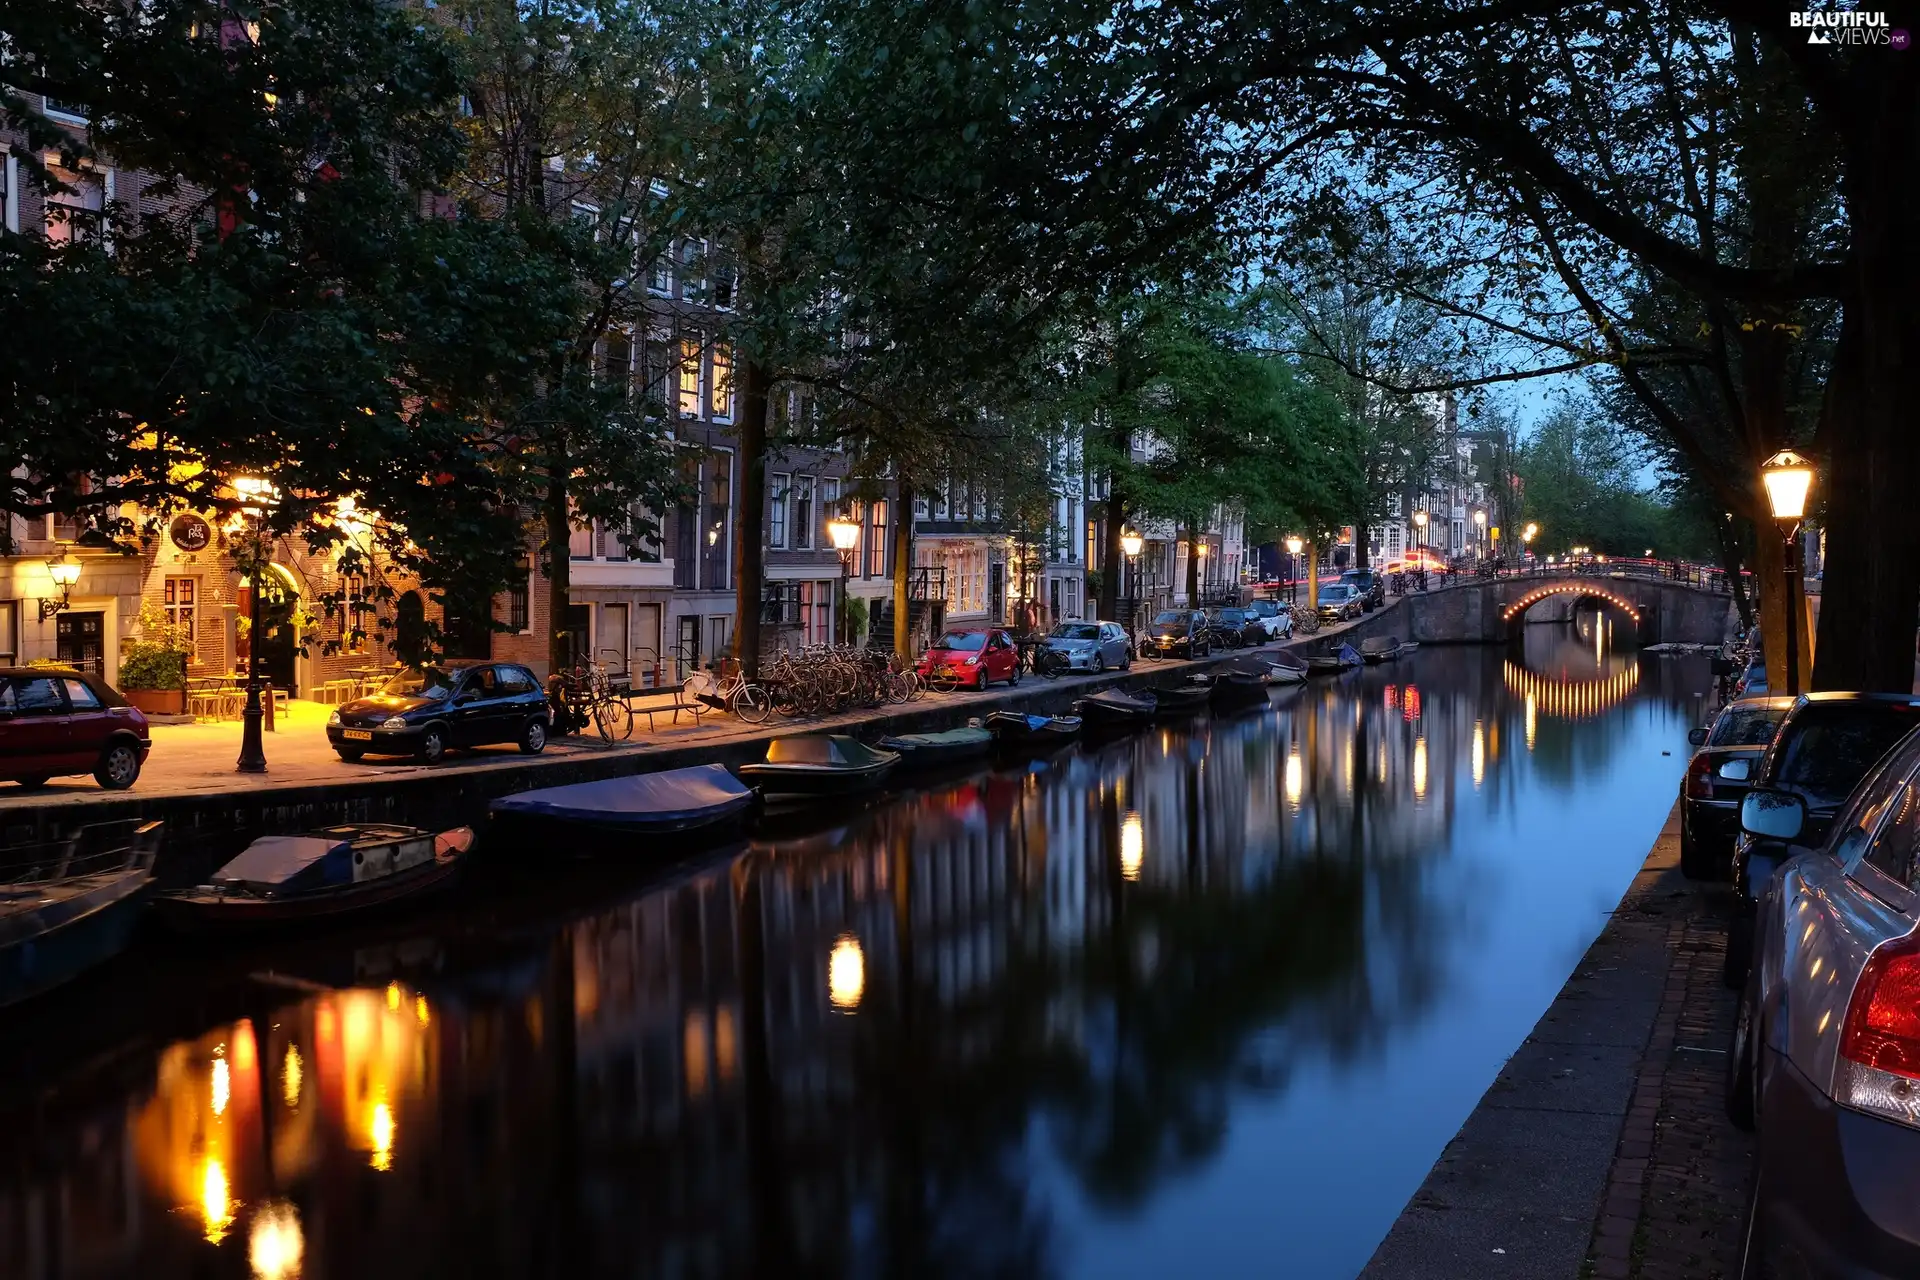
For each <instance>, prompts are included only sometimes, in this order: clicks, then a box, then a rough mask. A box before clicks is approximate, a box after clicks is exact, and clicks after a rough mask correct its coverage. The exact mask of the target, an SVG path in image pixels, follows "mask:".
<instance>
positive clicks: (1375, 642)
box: [1360, 636, 1400, 667]
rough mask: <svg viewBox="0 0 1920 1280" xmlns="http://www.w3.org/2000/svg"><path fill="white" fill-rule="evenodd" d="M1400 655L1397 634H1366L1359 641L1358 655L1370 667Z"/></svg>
mask: <svg viewBox="0 0 1920 1280" xmlns="http://www.w3.org/2000/svg"><path fill="white" fill-rule="evenodd" d="M1399 656H1400V637H1399V636H1368V637H1367V638H1366V639H1365V640H1362V641H1361V642H1360V657H1361V659H1362V660H1363V661H1365V662H1366V664H1367V665H1368V666H1370V667H1372V666H1378V665H1379V664H1381V663H1382V662H1391V661H1393V660H1394V659H1395V658H1397V657H1399Z"/></svg>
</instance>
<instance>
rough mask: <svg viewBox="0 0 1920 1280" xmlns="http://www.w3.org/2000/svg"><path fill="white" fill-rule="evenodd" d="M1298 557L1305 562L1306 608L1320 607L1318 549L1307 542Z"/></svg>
mask: <svg viewBox="0 0 1920 1280" xmlns="http://www.w3.org/2000/svg"><path fill="white" fill-rule="evenodd" d="M1300 555H1301V557H1302V558H1303V559H1305V561H1306V569H1307V608H1308V609H1318V608H1319V607H1320V548H1319V547H1318V546H1316V545H1315V544H1314V543H1311V542H1309V543H1308V544H1307V545H1306V546H1304V547H1302V548H1300Z"/></svg>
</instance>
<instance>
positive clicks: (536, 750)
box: [520, 716, 547, 756]
mask: <svg viewBox="0 0 1920 1280" xmlns="http://www.w3.org/2000/svg"><path fill="white" fill-rule="evenodd" d="M546 749H547V722H546V721H544V720H542V719H540V718H539V717H538V716H535V717H534V718H533V719H531V720H529V721H527V727H526V728H524V729H522V730H521V731H520V750H522V751H523V752H525V753H526V754H528V755H530V756H537V755H539V754H540V753H541V752H542V751H545V750H546Z"/></svg>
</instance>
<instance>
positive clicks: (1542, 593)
mask: <svg viewBox="0 0 1920 1280" xmlns="http://www.w3.org/2000/svg"><path fill="white" fill-rule="evenodd" d="M1548 596H1592V597H1593V598H1594V599H1596V600H1605V601H1606V602H1607V603H1608V604H1610V605H1613V606H1615V607H1616V608H1618V609H1619V610H1620V611H1621V612H1622V613H1624V614H1626V615H1627V616H1628V617H1629V618H1632V619H1633V621H1634V625H1635V626H1638V625H1639V623H1640V607H1639V606H1638V605H1636V604H1634V603H1633V601H1631V600H1628V599H1626V598H1625V597H1623V596H1619V595H1616V594H1614V593H1613V592H1612V591H1609V590H1608V589H1607V588H1605V587H1601V586H1596V585H1594V584H1593V583H1591V582H1554V583H1549V584H1548V585H1547V586H1544V587H1535V588H1534V589H1533V590H1531V591H1529V592H1527V594H1525V595H1523V596H1521V597H1520V598H1519V599H1518V600H1515V601H1514V602H1513V603H1512V604H1510V605H1508V606H1507V607H1506V608H1505V609H1503V610H1502V611H1501V613H1500V620H1501V621H1502V622H1512V621H1513V620H1514V619H1515V618H1517V617H1519V616H1520V615H1521V614H1523V613H1525V612H1526V611H1527V610H1529V609H1531V608H1533V606H1535V605H1537V604H1539V603H1540V602H1541V601H1542V600H1545V599H1546V598H1547V597H1548Z"/></svg>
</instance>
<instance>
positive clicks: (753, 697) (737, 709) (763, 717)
mask: <svg viewBox="0 0 1920 1280" xmlns="http://www.w3.org/2000/svg"><path fill="white" fill-rule="evenodd" d="M727 665H728V667H729V668H731V669H730V670H727V671H724V672H722V673H721V675H720V676H719V677H718V678H717V679H716V678H715V676H714V674H713V673H712V672H711V671H696V672H694V673H693V674H692V675H689V676H688V677H687V683H686V689H687V692H688V693H690V694H692V695H693V696H694V698H696V699H697V700H699V701H701V702H704V703H706V704H707V705H708V706H710V707H715V708H717V709H719V710H722V711H731V712H732V713H733V714H734V715H736V716H738V717H740V718H741V719H742V720H745V721H746V722H747V723H748V724H765V723H766V721H767V717H768V716H770V715H772V714H773V697H772V695H770V694H769V693H768V692H767V690H766V688H765V686H763V685H760V684H757V683H755V682H754V681H751V680H749V679H747V678H746V676H744V675H743V674H741V672H740V669H739V667H738V666H737V665H735V664H733V663H728V664H727Z"/></svg>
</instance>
